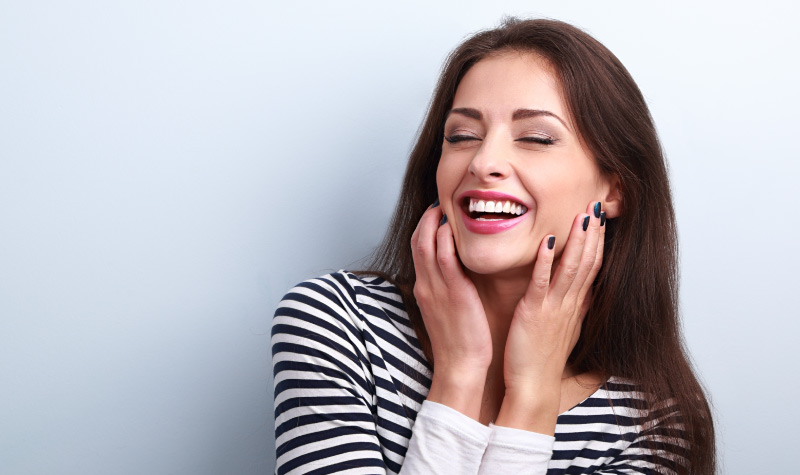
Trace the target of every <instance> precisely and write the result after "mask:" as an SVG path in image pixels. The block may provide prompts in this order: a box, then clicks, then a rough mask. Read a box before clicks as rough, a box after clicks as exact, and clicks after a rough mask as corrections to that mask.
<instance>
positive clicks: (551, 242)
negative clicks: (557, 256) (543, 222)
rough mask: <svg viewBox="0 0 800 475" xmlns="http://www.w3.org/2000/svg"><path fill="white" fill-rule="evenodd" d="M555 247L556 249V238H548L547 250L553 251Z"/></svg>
mask: <svg viewBox="0 0 800 475" xmlns="http://www.w3.org/2000/svg"><path fill="white" fill-rule="evenodd" d="M554 247H556V237H555V236H550V237H549V238H547V248H548V249H552V248H554Z"/></svg>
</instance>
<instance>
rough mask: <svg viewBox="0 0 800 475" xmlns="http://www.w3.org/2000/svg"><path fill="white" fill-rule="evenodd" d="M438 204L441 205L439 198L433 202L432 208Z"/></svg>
mask: <svg viewBox="0 0 800 475" xmlns="http://www.w3.org/2000/svg"><path fill="white" fill-rule="evenodd" d="M437 206H439V198H436V201H434V202H433V204H432V205H431V208H435V207H437Z"/></svg>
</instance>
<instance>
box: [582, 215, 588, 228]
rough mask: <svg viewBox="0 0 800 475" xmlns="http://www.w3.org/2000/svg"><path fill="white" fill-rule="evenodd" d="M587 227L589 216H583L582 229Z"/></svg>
mask: <svg viewBox="0 0 800 475" xmlns="http://www.w3.org/2000/svg"><path fill="white" fill-rule="evenodd" d="M588 228H589V217H588V216H587V217H585V218H583V230H584V231H586V230H587V229H588Z"/></svg>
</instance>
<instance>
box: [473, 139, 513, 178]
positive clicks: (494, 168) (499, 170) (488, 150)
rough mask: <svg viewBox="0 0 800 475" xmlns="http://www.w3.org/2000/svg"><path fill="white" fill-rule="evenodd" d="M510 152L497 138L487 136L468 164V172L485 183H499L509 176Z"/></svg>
mask: <svg viewBox="0 0 800 475" xmlns="http://www.w3.org/2000/svg"><path fill="white" fill-rule="evenodd" d="M511 153H512V152H511V150H509V149H508V147H507V145H505V144H504V143H503V141H502V140H501V139H499V137H497V136H494V137H492V136H487V137H485V138H484V139H483V142H482V143H481V146H480V148H478V150H477V151H476V152H475V156H474V157H472V161H471V162H470V164H469V172H470V173H471V174H472V175H474V176H475V177H476V178H478V179H479V180H480V181H482V182H485V183H491V182H494V181H500V180H504V179H506V178H508V176H509V175H510V174H511V165H510V164H509V161H508V159H509V157H510V156H511V155H510V154H511Z"/></svg>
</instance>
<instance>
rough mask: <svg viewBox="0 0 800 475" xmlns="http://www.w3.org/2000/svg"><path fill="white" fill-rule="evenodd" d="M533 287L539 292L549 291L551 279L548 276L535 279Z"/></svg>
mask: <svg viewBox="0 0 800 475" xmlns="http://www.w3.org/2000/svg"><path fill="white" fill-rule="evenodd" d="M533 286H534V288H536V289H537V290H547V287H549V286H550V278H549V277H548V276H538V277H535V278H534V279H533Z"/></svg>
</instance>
